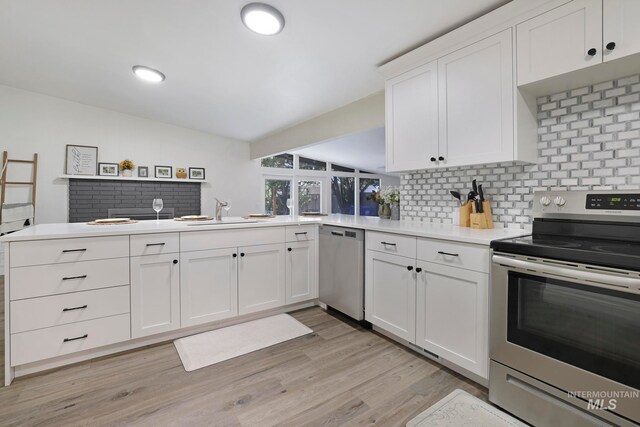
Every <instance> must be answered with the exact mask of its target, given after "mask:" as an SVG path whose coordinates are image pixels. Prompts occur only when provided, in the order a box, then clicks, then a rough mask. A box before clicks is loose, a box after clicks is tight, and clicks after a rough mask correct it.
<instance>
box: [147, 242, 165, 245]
mask: <svg viewBox="0 0 640 427" xmlns="http://www.w3.org/2000/svg"><path fill="white" fill-rule="evenodd" d="M164 245H165V243H164V242H163V243H147V246H164Z"/></svg>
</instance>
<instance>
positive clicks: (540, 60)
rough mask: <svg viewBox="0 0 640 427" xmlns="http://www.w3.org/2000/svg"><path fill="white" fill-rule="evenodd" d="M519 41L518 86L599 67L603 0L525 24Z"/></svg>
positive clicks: (585, 0)
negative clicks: (586, 68)
mask: <svg viewBox="0 0 640 427" xmlns="http://www.w3.org/2000/svg"><path fill="white" fill-rule="evenodd" d="M606 2H608V0H606V1H605V3H606ZM631 2H635V0H631V1H629V3H631ZM623 3H624V2H623ZM628 19H632V18H628ZM635 24H636V25H637V22H636V23H635ZM517 40H518V45H517V50H518V53H517V58H518V85H525V84H527V83H531V82H535V81H538V80H542V79H545V78H548V77H553V76H557V75H560V74H564V73H568V72H570V71H575V70H579V69H581V68H585V67H588V66H591V65H595V64H599V63H601V62H602V0H574V1H572V2H570V3H567V4H565V5H563V6H560V7H557V8H555V9H552V10H550V11H548V12H546V13H543V14H542V15H539V16H536V17H535V18H532V19H530V20H528V21H525V22H523V23H521V24H519V25H518V26H517Z"/></svg>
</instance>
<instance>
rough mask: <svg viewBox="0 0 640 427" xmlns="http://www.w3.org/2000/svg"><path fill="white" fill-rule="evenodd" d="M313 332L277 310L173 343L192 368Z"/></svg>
mask: <svg viewBox="0 0 640 427" xmlns="http://www.w3.org/2000/svg"><path fill="white" fill-rule="evenodd" d="M312 332H313V330H311V329H309V328H307V327H306V326H305V325H303V324H302V323H300V322H298V321H297V320H296V319H294V318H293V317H291V316H289V315H288V314H278V315H276V316H271V317H266V318H264V319H258V320H252V321H250V322H246V323H240V324H238V325H233V326H228V327H226V328H221V329H216V330H215V331H209V332H204V333H202V334H197V335H192V336H190V337H185V338H180V339H177V340H175V341H174V342H173V343H174V344H175V346H176V349H177V350H178V354H179V355H180V360H182V365H183V366H184V369H185V370H186V371H193V370H196V369H200V368H204V367H205V366H209V365H213V364H214V363H219V362H222V361H224V360H228V359H232V358H234V357H238V356H242V355H243V354H247V353H251V352H253V351H256V350H260V349H263V348H266V347H270V346H272V345H275V344H278V343H281V342H284V341H288V340H291V339H294V338H298V337H301V336H303V335H307V334H310V333H312Z"/></svg>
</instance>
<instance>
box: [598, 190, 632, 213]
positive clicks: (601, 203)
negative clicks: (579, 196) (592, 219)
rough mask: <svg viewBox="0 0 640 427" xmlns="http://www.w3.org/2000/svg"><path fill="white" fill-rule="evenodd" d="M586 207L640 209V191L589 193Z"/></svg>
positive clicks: (623, 209) (624, 209)
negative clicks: (628, 192) (629, 192)
mask: <svg viewBox="0 0 640 427" xmlns="http://www.w3.org/2000/svg"><path fill="white" fill-rule="evenodd" d="M586 209H598V210H621V211H640V193H636V194H587V205H586Z"/></svg>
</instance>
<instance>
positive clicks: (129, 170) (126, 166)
mask: <svg viewBox="0 0 640 427" xmlns="http://www.w3.org/2000/svg"><path fill="white" fill-rule="evenodd" d="M135 167H136V165H135V164H133V162H132V161H131V160H129V159H125V160H123V161H121V162H120V170H121V171H122V176H132V175H133V170H134V169H135Z"/></svg>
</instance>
